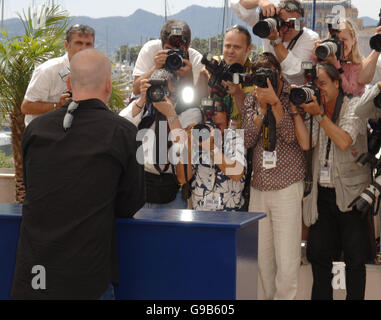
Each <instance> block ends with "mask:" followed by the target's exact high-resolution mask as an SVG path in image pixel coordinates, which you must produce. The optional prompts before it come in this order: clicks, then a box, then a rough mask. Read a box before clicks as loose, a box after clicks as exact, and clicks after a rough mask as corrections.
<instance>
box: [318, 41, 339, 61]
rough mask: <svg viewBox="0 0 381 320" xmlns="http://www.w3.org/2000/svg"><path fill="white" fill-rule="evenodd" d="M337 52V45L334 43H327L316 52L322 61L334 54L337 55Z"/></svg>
mask: <svg viewBox="0 0 381 320" xmlns="http://www.w3.org/2000/svg"><path fill="white" fill-rule="evenodd" d="M336 52H337V44H336V43H334V42H332V41H327V42H324V43H322V44H321V45H320V46H318V47H317V48H316V50H315V54H316V56H317V57H318V58H319V59H320V60H324V59H325V58H327V57H329V56H330V55H331V54H332V53H334V54H336Z"/></svg>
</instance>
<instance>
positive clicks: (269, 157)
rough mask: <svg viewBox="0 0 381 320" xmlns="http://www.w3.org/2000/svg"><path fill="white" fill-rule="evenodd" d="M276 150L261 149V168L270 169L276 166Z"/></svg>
mask: <svg viewBox="0 0 381 320" xmlns="http://www.w3.org/2000/svg"><path fill="white" fill-rule="evenodd" d="M276 162H277V156H276V151H271V152H270V151H263V168H265V169H272V168H275V167H276Z"/></svg>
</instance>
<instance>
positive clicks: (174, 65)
mask: <svg viewBox="0 0 381 320" xmlns="http://www.w3.org/2000/svg"><path fill="white" fill-rule="evenodd" d="M169 44H170V45H171V46H172V47H173V49H171V50H169V51H168V52H167V54H168V57H167V59H166V60H165V64H164V69H167V70H168V71H170V72H175V71H177V70H179V69H180V68H181V67H183V66H184V59H189V57H188V54H187V52H186V51H185V50H184V49H182V48H181V46H182V45H186V39H184V36H183V27H182V26H173V27H172V28H171V34H170V35H169Z"/></svg>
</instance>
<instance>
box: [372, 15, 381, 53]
mask: <svg viewBox="0 0 381 320" xmlns="http://www.w3.org/2000/svg"><path fill="white" fill-rule="evenodd" d="M378 16H379V17H380V20H379V22H378V25H377V27H379V26H381V9H380V13H379V15H378ZM369 45H370V47H371V48H372V49H373V50H376V51H377V52H381V34H376V35H374V36H373V37H372V38H370V41H369Z"/></svg>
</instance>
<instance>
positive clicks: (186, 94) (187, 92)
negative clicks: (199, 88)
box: [181, 87, 194, 104]
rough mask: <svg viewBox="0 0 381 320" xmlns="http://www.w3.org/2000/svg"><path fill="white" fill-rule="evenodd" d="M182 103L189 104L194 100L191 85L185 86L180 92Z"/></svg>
mask: <svg viewBox="0 0 381 320" xmlns="http://www.w3.org/2000/svg"><path fill="white" fill-rule="evenodd" d="M181 96H182V99H183V101H184V103H187V104H190V103H192V102H193V100H194V90H193V88H191V87H185V88H184V89H183V91H182V93H181Z"/></svg>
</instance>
